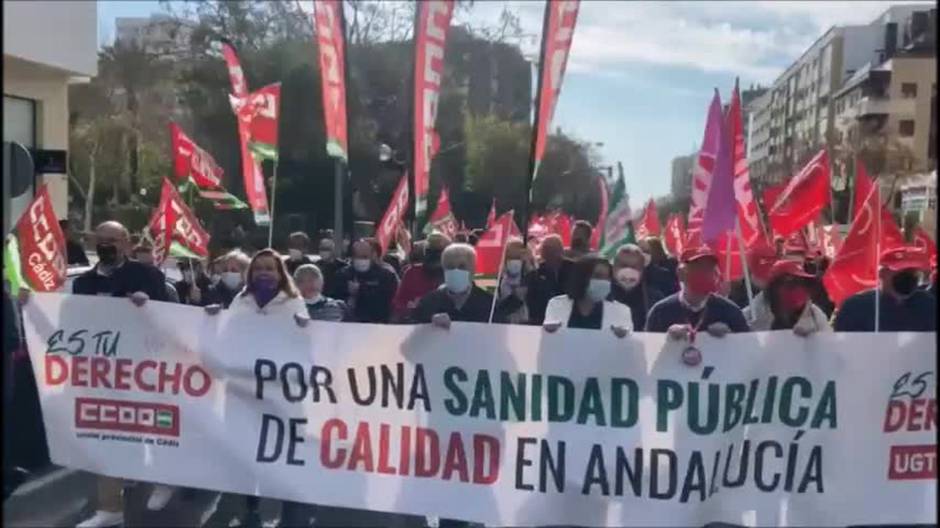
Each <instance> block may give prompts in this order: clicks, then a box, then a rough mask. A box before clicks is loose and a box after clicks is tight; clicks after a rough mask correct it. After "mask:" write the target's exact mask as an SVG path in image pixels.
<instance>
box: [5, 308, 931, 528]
mask: <svg viewBox="0 0 940 528" xmlns="http://www.w3.org/2000/svg"><path fill="white" fill-rule="evenodd" d="M24 314H25V322H24V325H25V331H26V336H27V339H28V344H29V347H28V348H29V352H30V356H31V359H32V364H33V366H34V369H35V375H36V380H37V385H38V391H39V397H40V401H41V404H42V411H43V419H44V422H45V427H46V432H47V436H48V441H49V448H50V453H51V457H52V461H53V462H54V463H56V464H59V465H63V466H67V467H72V468H77V469H82V470H86V471H91V472H93V473H96V474H104V475H109V476H113V477H121V478H128V479H133V480H141V481H154V482H161V483H166V484H171V485H181V486H190V487H196V488H205V489H213V490H220V491H224V492H229V493H238V494H248V495H260V496H264V497H273V498H277V499H283V500H292V501H302V502H307V503H314V504H324V505H332V506H341V507H350V508H364V509H369V510H377V511H388V512H401V513H408V514H418V515H440V516H446V517H447V518H456V519H465V520H470V521H476V522H482V523H486V524H489V525H504V526H505V525H511V526H532V525H546V524H551V525H559V524H575V525H580V526H614V525H616V526H628V525H632V526H667V525H668V526H702V525H704V524H707V523H709V522H727V523H732V524H747V525H752V526H753V525H757V526H770V525H776V526H806V525H810V526H846V525H858V524H915V523H916V524H919V523H924V524H932V523H935V522H936V508H935V504H934V501H933V497H935V494H936V486H937V481H936V436H935V435H936V409H937V407H936V395H935V394H936V392H935V391H936V376H935V372H936V342H935V339H936V336H935V335H934V334H933V333H881V334H850V333H824V334H817V335H814V336H811V337H809V338H800V337H797V336H794V335H793V333H792V332H789V331H781V332H760V333H749V334H737V335H729V336H726V337H725V338H723V339H720V340H718V339H715V338H711V337H709V336H701V337H700V338H699V340H697V342H696V345H697V346H699V347H700V349H701V350H702V353H703V356H704V358H705V360H704V362H703V364H702V365H701V367H698V368H690V367H687V366H685V365H683V364H682V363H681V361H680V359H679V358H680V355H681V352H682V349H683V347H684V346H685V345H684V344H683V343H681V342H674V341H667V340H666V336H665V335H662V334H634V335H631V336H628V337H626V338H624V339H617V338H615V337H614V336H613V334H612V333H611V332H606V331H593V330H577V329H563V330H562V331H560V332H558V333H555V334H549V333H545V332H543V331H542V330H541V329H539V328H534V327H527V326H508V325H482V324H474V323H455V324H454V325H453V326H452V327H451V328H450V330H443V329H440V328H437V327H433V326H430V325H424V326H409V325H395V326H386V325H372V324H355V323H326V322H318V321H314V322H311V323H310V324H309V325H307V326H306V327H303V328H301V327H299V326H297V324H296V323H295V322H294V320H293V319H292V318H290V317H283V318H275V317H272V316H269V315H264V314H259V313H255V312H254V311H251V312H250V313H249V312H247V311H245V312H238V311H233V312H222V313H220V314H217V315H215V316H210V315H208V314H206V313H205V311H204V310H202V309H201V308H199V307H190V306H180V305H175V304H169V303H159V302H149V303H147V304H146V305H145V306H143V307H141V308H133V307H131V306H130V305H129V303H128V301H127V299H116V298H107V297H96V296H77V295H61V294H52V293H37V294H34V295H33V297H32V299H31V300H30V302H29V303H28V304H27V305H26V306H25V307H24Z"/></svg>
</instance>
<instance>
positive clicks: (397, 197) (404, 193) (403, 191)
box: [375, 172, 408, 254]
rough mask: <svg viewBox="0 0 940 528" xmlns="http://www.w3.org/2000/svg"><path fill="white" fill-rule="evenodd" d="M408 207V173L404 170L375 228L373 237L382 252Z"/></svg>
mask: <svg viewBox="0 0 940 528" xmlns="http://www.w3.org/2000/svg"><path fill="white" fill-rule="evenodd" d="M407 208H408V173H407V172H406V173H405V174H404V175H402V177H401V181H399V182H398V187H396V188H395V193H394V194H392V201H391V202H389V204H388V209H386V210H385V214H384V215H382V221H381V222H379V227H378V228H377V229H376V230H375V239H376V240H378V241H379V245H380V246H382V253H383V254H384V253H385V250H386V249H387V248H388V244H389V242H391V240H392V238H393V237H394V236H395V231H396V230H397V229H398V226H399V225H400V224H401V222H402V219H403V218H404V217H405V211H406V210H407Z"/></svg>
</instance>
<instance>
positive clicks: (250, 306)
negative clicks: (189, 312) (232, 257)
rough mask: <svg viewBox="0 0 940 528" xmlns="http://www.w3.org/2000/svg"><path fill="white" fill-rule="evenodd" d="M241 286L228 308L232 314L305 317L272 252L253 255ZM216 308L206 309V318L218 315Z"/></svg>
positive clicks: (279, 260)
mask: <svg viewBox="0 0 940 528" xmlns="http://www.w3.org/2000/svg"><path fill="white" fill-rule="evenodd" d="M244 283H245V286H244V287H243V288H242V290H241V291H240V292H238V294H237V295H235V298H234V299H232V302H231V304H230V305H229V306H228V309H229V310H233V311H234V312H251V313H259V314H266V315H275V314H288V315H298V314H300V315H305V314H306V313H307V307H306V305H305V304H304V302H303V299H302V298H301V297H300V293H299V292H298V291H297V287H296V286H295V285H294V281H293V279H291V276H290V275H289V274H288V273H287V266H286V264H284V259H283V258H282V257H281V256H280V255H279V254H278V253H277V252H276V251H274V250H273V249H262V250H260V251H258V252H257V253H255V254H254V256H253V257H252V258H251V260H250V261H249V263H248V269H247V271H246V272H245V281H244ZM221 308H222V305H220V304H214V305H210V306H206V311H207V312H209V313H210V314H214V313H218V312H219V310H220V309H221Z"/></svg>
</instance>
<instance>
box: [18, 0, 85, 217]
mask: <svg viewBox="0 0 940 528" xmlns="http://www.w3.org/2000/svg"><path fill="white" fill-rule="evenodd" d="M3 15H4V16H3V142H4V147H5V148H4V152H5V153H6V152H7V148H8V145H10V144H11V143H13V142H15V143H19V144H20V145H22V146H23V147H25V148H26V149H27V151H29V153H30V156H31V159H32V162H33V166H34V171H33V172H34V173H35V174H29V175H27V179H28V180H31V181H28V182H25V185H21V184H22V183H24V182H20V181H19V179H17V181H16V182H14V181H13V180H14V176H13V173H14V168H13V167H11V166H10V164H11V159H9V158H8V157H7V156H6V155H5V156H4V168H3V227H4V232H5V233H6V232H8V231H9V228H10V226H11V225H13V223H15V222H16V220H17V218H19V216H20V215H21V214H22V212H23V211H25V209H26V207H27V206H28V205H29V203H30V202H31V201H32V199H33V194H34V193H35V192H36V190H37V189H39V188H40V187H41V186H42V185H43V184H46V185H48V189H49V194H50V197H51V198H52V204H53V208H54V210H55V214H56V216H57V217H58V218H60V219H61V218H65V217H66V215H67V213H68V175H67V172H66V171H67V163H64V164H63V163H58V162H57V163H55V164H48V163H47V164H43V163H41V159H40V155H42V156H46V155H49V156H52V155H55V156H57V158H56V159H57V161H63V160H62V156H61V155H62V154H65V156H67V154H68V148H69V100H68V85H69V83H73V82H81V81H85V80H87V79H88V78H89V77H93V76H95V75H97V72H98V55H97V48H98V46H97V31H98V7H97V4H96V2H94V1H90V0H76V1H72V2H53V1H39V0H33V1H28V2H27V1H17V2H13V1H5V2H3ZM53 165H57V166H55V167H54V166H53ZM53 171H54V172H53Z"/></svg>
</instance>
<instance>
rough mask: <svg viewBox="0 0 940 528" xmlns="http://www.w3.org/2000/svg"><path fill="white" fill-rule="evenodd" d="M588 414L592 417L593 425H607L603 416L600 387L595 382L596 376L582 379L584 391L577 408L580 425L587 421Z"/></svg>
mask: <svg viewBox="0 0 940 528" xmlns="http://www.w3.org/2000/svg"><path fill="white" fill-rule="evenodd" d="M589 416H593V417H594V425H598V426H602V427H603V426H605V425H607V419H606V418H604V402H603V400H602V399H601V388H600V386H599V385H598V383H597V378H588V379H587V380H585V381H584V393H583V394H582V396H581V406H580V408H579V409H578V423H579V424H581V425H584V424H586V423H588V417H589Z"/></svg>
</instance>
